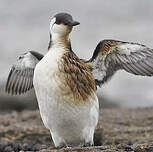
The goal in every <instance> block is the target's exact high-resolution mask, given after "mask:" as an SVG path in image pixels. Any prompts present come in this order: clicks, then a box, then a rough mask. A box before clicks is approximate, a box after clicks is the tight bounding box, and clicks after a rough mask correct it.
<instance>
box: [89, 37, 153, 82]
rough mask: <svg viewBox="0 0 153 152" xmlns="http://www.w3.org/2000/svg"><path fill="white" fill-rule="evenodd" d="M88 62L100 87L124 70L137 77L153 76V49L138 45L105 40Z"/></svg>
mask: <svg viewBox="0 0 153 152" xmlns="http://www.w3.org/2000/svg"><path fill="white" fill-rule="evenodd" d="M87 62H89V63H90V64H91V65H92V67H93V71H92V72H93V75H94V77H95V80H96V81H97V82H99V84H98V85H101V84H103V83H104V82H106V81H107V80H109V79H110V78H111V77H112V76H113V75H114V73H115V72H116V71H118V70H122V69H123V70H125V71H127V72H129V73H132V74H135V75H141V76H153V49H150V48H148V47H146V46H145V45H141V44H138V43H130V42H122V41H116V40H103V41H101V42H100V43H99V44H98V45H97V47H96V49H95V51H94V54H93V56H92V58H91V59H90V60H89V61H87Z"/></svg>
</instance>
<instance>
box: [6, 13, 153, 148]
mask: <svg viewBox="0 0 153 152" xmlns="http://www.w3.org/2000/svg"><path fill="white" fill-rule="evenodd" d="M78 24H79V22H76V21H74V20H73V19H72V16H71V15H69V14H67V13H59V14H57V15H55V16H54V17H53V18H52V20H51V22H50V42H49V47H48V50H49V51H48V53H47V54H46V55H45V56H43V55H41V54H39V53H37V52H34V51H30V52H27V53H25V54H24V55H23V56H21V57H19V59H18V61H17V63H15V64H14V65H13V67H12V69H11V71H10V74H9V77H8V81H7V84H6V92H8V93H11V94H21V93H24V92H26V91H27V90H29V89H31V88H32V87H33V85H34V88H35V92H36V96H37V99H38V104H39V109H40V114H41V117H42V120H43V123H44V125H45V126H46V127H47V128H48V129H49V130H50V131H51V135H52V138H53V141H54V144H55V146H56V147H63V146H76V145H85V146H87V145H93V134H94V130H95V127H96V125H97V122H98V111H99V104H98V99H97V96H96V94H95V92H96V86H101V85H102V84H104V83H105V82H107V81H108V80H109V79H110V78H111V77H112V76H113V75H114V74H115V72H116V71H118V70H120V69H124V70H125V71H127V72H129V73H132V74H135V75H142V76H152V75H153V50H152V49H150V48H148V47H146V46H145V45H141V44H137V43H129V42H122V41H117V40H103V41H101V42H99V44H98V45H97V47H96V49H95V51H94V53H93V56H92V58H91V59H90V60H88V61H85V60H82V59H79V58H78V57H77V56H76V55H75V53H74V52H73V51H72V47H71V43H70V39H69V34H70V32H71V30H72V27H73V26H75V25H78Z"/></svg>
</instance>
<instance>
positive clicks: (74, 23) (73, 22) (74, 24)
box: [69, 21, 80, 26]
mask: <svg viewBox="0 0 153 152" xmlns="http://www.w3.org/2000/svg"><path fill="white" fill-rule="evenodd" d="M79 24H80V23H79V22H77V21H72V22H71V23H69V26H76V25H79Z"/></svg>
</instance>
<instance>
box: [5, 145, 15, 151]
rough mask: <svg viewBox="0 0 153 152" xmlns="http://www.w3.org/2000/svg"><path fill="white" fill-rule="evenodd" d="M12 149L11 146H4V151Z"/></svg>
mask: <svg viewBox="0 0 153 152" xmlns="http://www.w3.org/2000/svg"><path fill="white" fill-rule="evenodd" d="M12 151H13V149H12V147H11V146H7V147H5V148H4V152H12Z"/></svg>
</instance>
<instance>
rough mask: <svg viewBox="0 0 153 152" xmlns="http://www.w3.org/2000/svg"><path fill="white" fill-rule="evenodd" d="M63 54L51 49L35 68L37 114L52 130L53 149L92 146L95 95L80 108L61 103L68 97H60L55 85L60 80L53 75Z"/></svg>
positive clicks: (96, 100)
mask: <svg viewBox="0 0 153 152" xmlns="http://www.w3.org/2000/svg"><path fill="white" fill-rule="evenodd" d="M63 52H64V51H63V50H60V49H58V50H56V49H54V50H50V51H49V52H48V53H47V54H46V55H45V57H44V58H43V59H42V60H41V61H40V62H39V63H38V64H37V66H36V68H35V72H34V88H35V92H36V96H37V100H38V105H39V109H40V114H41V117H42V120H43V123H44V125H45V126H46V127H47V128H48V129H50V130H51V134H52V138H53V141H54V144H55V146H56V147H57V146H60V145H61V144H62V143H66V144H74V145H75V144H76V145H77V144H80V143H81V144H84V142H89V143H91V144H92V143H93V134H94V129H95V127H96V125H97V122H98V111H99V104H98V99H97V96H96V94H94V95H93V96H92V97H91V98H90V99H89V100H90V101H89V102H86V103H82V104H80V105H74V104H67V103H65V102H64V101H65V99H66V100H67V99H68V95H67V96H65V97H63V96H61V95H60V87H59V83H57V82H58V81H60V79H59V78H58V76H57V75H56V74H57V73H58V72H59V71H58V61H59V60H60V58H61V57H62V55H63ZM71 100H72V99H71ZM68 103H70V102H68ZM72 103H73V101H72Z"/></svg>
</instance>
